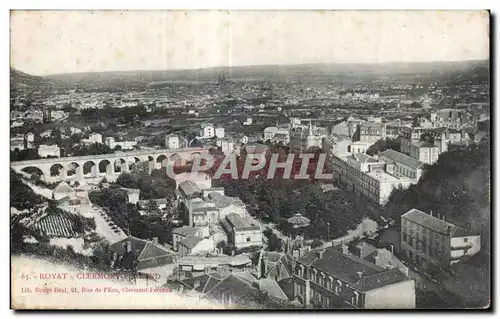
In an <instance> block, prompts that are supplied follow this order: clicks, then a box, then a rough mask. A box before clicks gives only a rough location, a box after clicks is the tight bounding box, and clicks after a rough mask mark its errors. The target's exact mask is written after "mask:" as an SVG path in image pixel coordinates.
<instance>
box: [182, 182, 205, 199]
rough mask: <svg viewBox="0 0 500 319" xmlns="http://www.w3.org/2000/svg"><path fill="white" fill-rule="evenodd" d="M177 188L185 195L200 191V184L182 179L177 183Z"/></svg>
mask: <svg viewBox="0 0 500 319" xmlns="http://www.w3.org/2000/svg"><path fill="white" fill-rule="evenodd" d="M179 190H180V191H182V193H183V194H184V195H185V196H187V197H189V196H191V195H193V194H195V193H201V188H200V186H198V184H196V183H195V182H193V181H183V182H182V183H180V184H179Z"/></svg>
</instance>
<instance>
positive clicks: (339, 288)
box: [335, 280, 342, 295]
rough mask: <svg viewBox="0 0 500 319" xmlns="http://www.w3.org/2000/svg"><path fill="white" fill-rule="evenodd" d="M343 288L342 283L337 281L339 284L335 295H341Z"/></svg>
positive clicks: (336, 286)
mask: <svg viewBox="0 0 500 319" xmlns="http://www.w3.org/2000/svg"><path fill="white" fill-rule="evenodd" d="M341 288H342V282H341V281H340V280H337V284H336V285H335V293H336V294H337V295H340V291H341Z"/></svg>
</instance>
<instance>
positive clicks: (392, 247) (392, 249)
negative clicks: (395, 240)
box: [389, 244, 394, 254]
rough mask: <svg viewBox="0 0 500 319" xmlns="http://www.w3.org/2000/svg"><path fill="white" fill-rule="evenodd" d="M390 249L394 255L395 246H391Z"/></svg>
mask: <svg viewBox="0 0 500 319" xmlns="http://www.w3.org/2000/svg"><path fill="white" fill-rule="evenodd" d="M389 248H390V250H391V254H394V245H393V244H390V245H389Z"/></svg>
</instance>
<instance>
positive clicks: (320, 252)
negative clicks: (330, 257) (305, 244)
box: [318, 249, 325, 259]
mask: <svg viewBox="0 0 500 319" xmlns="http://www.w3.org/2000/svg"><path fill="white" fill-rule="evenodd" d="M324 254H325V249H321V250H318V257H319V259H323V255H324Z"/></svg>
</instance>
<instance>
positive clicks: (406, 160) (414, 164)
mask: <svg viewBox="0 0 500 319" xmlns="http://www.w3.org/2000/svg"><path fill="white" fill-rule="evenodd" d="M382 156H384V157H387V158H389V159H390V160H392V161H394V162H396V163H401V164H404V165H406V166H408V167H411V168H414V169H418V168H420V167H422V165H424V163H422V162H421V161H419V160H417V159H414V158H413V157H410V156H408V155H405V154H403V153H399V152H396V151H394V150H391V149H389V150H386V151H383V152H380V154H379V157H382Z"/></svg>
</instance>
